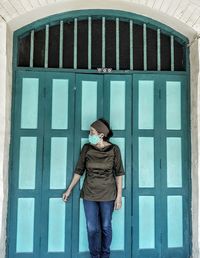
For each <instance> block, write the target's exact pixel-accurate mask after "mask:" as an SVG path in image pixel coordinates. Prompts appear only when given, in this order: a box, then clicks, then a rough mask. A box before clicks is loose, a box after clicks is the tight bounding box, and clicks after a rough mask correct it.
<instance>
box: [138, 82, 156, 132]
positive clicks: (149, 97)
mask: <svg viewBox="0 0 200 258" xmlns="http://www.w3.org/2000/svg"><path fill="white" fill-rule="evenodd" d="M138 101H139V107H138V108H139V110H138V112H139V113H138V125H139V129H153V128H154V81H148V80H140V81H139V84H138Z"/></svg>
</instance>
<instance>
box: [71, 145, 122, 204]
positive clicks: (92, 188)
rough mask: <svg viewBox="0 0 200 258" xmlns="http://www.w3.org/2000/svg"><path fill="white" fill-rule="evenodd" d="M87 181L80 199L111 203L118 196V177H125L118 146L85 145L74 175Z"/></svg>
mask: <svg viewBox="0 0 200 258" xmlns="http://www.w3.org/2000/svg"><path fill="white" fill-rule="evenodd" d="M85 171H86V174H85V179H84V182H83V187H82V189H81V193H80V197H81V198H83V199H87V200H91V201H111V200H115V199H116V196H117V185H116V180H115V177H116V176H121V175H125V172H124V168H123V164H122V159H121V153H120V149H119V147H118V146H117V145H116V144H112V143H111V145H107V146H105V147H103V148H98V147H96V146H95V145H92V144H90V143H86V144H84V146H83V148H82V150H81V154H80V158H79V160H78V162H77V165H76V168H75V170H74V173H76V174H79V175H81V176H82V175H83V174H84V172H85Z"/></svg>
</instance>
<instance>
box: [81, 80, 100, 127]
mask: <svg viewBox="0 0 200 258" xmlns="http://www.w3.org/2000/svg"><path fill="white" fill-rule="evenodd" d="M97 87H98V82H97V81H87V80H86V81H82V99H81V106H82V108H81V110H82V111H81V124H82V126H81V128H82V130H89V128H88V125H90V124H91V123H92V122H94V121H95V120H96V119H97V97H98V96H97ZM88 100H90V101H88Z"/></svg>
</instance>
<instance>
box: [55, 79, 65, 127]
mask: <svg viewBox="0 0 200 258" xmlns="http://www.w3.org/2000/svg"><path fill="white" fill-rule="evenodd" d="M68 95H69V80H63V79H53V82H52V119H51V128H52V129H67V128H68V106H69V97H68Z"/></svg>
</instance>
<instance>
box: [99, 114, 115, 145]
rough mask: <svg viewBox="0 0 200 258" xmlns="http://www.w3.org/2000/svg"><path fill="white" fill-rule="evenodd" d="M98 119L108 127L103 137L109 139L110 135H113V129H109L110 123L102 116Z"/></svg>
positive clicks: (105, 139)
mask: <svg viewBox="0 0 200 258" xmlns="http://www.w3.org/2000/svg"><path fill="white" fill-rule="evenodd" d="M98 120H100V121H101V122H102V123H104V124H105V125H106V126H107V127H108V129H109V133H108V135H107V136H104V137H103V140H104V141H108V140H109V139H110V137H112V136H113V131H112V130H111V129H110V125H109V123H108V121H106V120H105V119H104V118H100V119H98Z"/></svg>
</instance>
